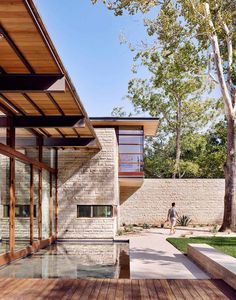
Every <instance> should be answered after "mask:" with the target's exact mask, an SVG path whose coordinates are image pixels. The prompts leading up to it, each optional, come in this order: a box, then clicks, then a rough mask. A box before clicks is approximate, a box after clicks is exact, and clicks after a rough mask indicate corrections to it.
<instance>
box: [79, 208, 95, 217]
mask: <svg viewBox="0 0 236 300" xmlns="http://www.w3.org/2000/svg"><path fill="white" fill-rule="evenodd" d="M91 208H92V206H91V205H78V206H77V216H78V218H90V217H92V214H91Z"/></svg>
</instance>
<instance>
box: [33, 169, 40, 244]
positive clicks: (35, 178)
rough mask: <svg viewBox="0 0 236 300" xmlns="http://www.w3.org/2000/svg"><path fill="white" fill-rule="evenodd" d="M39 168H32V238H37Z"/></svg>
mask: <svg viewBox="0 0 236 300" xmlns="http://www.w3.org/2000/svg"><path fill="white" fill-rule="evenodd" d="M39 172H40V171H39V170H38V169H34V207H35V213H34V216H35V219H34V240H38V236H39V234H38V218H37V217H38V205H39Z"/></svg>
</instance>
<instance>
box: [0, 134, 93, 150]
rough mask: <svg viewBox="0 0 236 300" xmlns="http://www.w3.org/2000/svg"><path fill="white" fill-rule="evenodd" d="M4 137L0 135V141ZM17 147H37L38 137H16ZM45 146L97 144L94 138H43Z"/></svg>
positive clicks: (2, 140) (85, 145)
mask: <svg viewBox="0 0 236 300" xmlns="http://www.w3.org/2000/svg"><path fill="white" fill-rule="evenodd" d="M4 140H5V139H4V138H2V137H0V143H1V142H4ZM15 143H16V147H24V148H28V147H29V148H30V147H36V146H38V145H39V140H38V138H37V137H16V141H15ZM42 146H43V147H60V148H61V147H89V146H95V139H94V138H61V137H59V138H52V137H43V138H42Z"/></svg>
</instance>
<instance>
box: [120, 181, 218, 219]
mask: <svg viewBox="0 0 236 300" xmlns="http://www.w3.org/2000/svg"><path fill="white" fill-rule="evenodd" d="M172 202H176V207H177V210H178V212H179V215H183V214H184V215H188V216H189V217H190V218H191V219H192V222H193V223H196V224H215V223H220V222H221V221H222V217H223V204H224V180H223V179H145V180H144V183H143V185H142V186H141V187H140V188H139V189H137V188H130V187H129V188H127V187H126V188H123V187H122V189H121V191H120V203H121V206H120V218H121V219H120V223H121V224H122V223H125V224H137V223H151V224H159V223H160V222H161V221H163V220H165V219H166V217H167V211H168V209H169V207H170V206H171V203H172Z"/></svg>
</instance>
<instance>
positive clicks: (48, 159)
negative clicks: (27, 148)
mask: <svg viewBox="0 0 236 300" xmlns="http://www.w3.org/2000/svg"><path fill="white" fill-rule="evenodd" d="M43 162H44V163H45V164H46V165H48V166H49V167H51V168H53V169H55V167H56V150H55V149H52V148H43Z"/></svg>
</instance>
